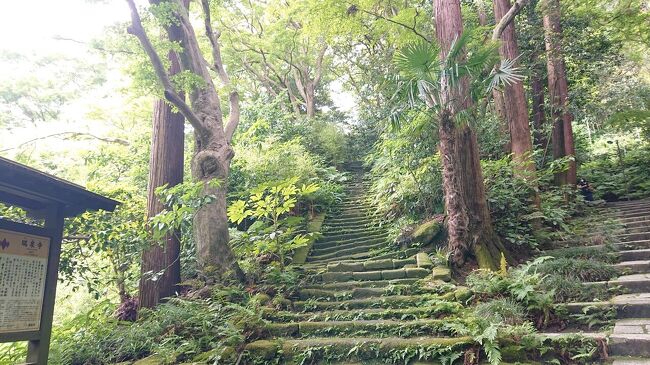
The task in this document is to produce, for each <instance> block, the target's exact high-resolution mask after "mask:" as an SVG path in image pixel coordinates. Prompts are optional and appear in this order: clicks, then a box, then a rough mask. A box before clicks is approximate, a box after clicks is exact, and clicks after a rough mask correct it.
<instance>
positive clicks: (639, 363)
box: [607, 356, 650, 365]
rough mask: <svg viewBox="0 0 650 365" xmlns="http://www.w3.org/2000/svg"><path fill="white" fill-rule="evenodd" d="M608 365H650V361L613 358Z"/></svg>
mask: <svg viewBox="0 0 650 365" xmlns="http://www.w3.org/2000/svg"><path fill="white" fill-rule="evenodd" d="M607 364H611V365H650V359H648V358H645V359H644V358H635V357H629V356H625V357H620V356H612V357H610V358H609V361H608V362H607Z"/></svg>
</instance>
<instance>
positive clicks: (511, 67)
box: [487, 58, 524, 92]
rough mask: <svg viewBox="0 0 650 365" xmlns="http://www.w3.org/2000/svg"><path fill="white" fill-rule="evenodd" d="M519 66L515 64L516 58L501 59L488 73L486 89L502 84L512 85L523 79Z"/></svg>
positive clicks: (489, 89)
mask: <svg viewBox="0 0 650 365" xmlns="http://www.w3.org/2000/svg"><path fill="white" fill-rule="evenodd" d="M519 71H520V68H519V67H518V66H517V59H516V58H515V59H512V60H502V61H501V63H500V64H499V66H498V67H495V68H494V69H493V70H492V72H491V73H490V77H489V80H490V82H489V84H488V88H487V91H488V92H491V91H492V90H494V89H496V88H498V87H499V86H503V85H512V84H514V83H517V82H519V81H521V80H523V78H524V76H523V75H522V74H521V73H520V72H519Z"/></svg>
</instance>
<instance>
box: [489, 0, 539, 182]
mask: <svg viewBox="0 0 650 365" xmlns="http://www.w3.org/2000/svg"><path fill="white" fill-rule="evenodd" d="M493 4H494V18H495V20H496V22H497V23H498V22H499V21H500V20H501V19H502V18H503V17H504V16H505V15H506V13H508V11H509V10H510V8H511V7H510V0H494V2H493ZM497 39H501V44H500V47H499V54H500V55H501V59H502V60H517V59H518V58H519V47H518V45H517V35H516V33H515V23H514V21H511V22H510V24H508V25H507V26H506V27H505V28H504V30H503V32H502V33H501V35H500V36H497ZM518 64H519V62H516V65H518ZM503 104H504V107H505V120H506V124H507V126H508V130H509V132H510V152H511V153H512V154H513V156H514V159H515V161H516V162H518V163H519V164H520V165H521V166H522V167H523V168H524V169H526V170H528V171H531V172H533V171H535V165H534V163H533V162H532V160H531V158H530V155H531V153H532V150H533V144H532V141H531V135H530V126H529V124H528V105H527V103H526V94H525V93H524V83H523V81H522V80H517V81H515V82H512V83H509V84H506V85H505V86H504V88H503Z"/></svg>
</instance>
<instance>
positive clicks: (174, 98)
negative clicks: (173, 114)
mask: <svg viewBox="0 0 650 365" xmlns="http://www.w3.org/2000/svg"><path fill="white" fill-rule="evenodd" d="M126 2H127V3H128V4H129V8H130V9H131V25H130V26H129V27H128V28H127V31H128V33H129V34H132V35H134V36H136V37H137V38H138V40H139V41H140V44H141V45H142V48H143V49H144V51H145V53H146V54H147V56H148V57H149V60H150V61H151V64H152V66H153V68H154V71H155V72H156V76H157V77H158V80H159V81H160V83H161V84H162V85H163V88H164V90H165V91H164V93H165V98H166V99H167V100H168V101H169V102H170V103H172V104H173V105H174V106H175V107H176V108H178V110H179V111H180V112H181V114H183V116H184V117H185V118H186V119H187V120H188V122H190V124H191V125H192V126H193V127H194V128H196V129H197V130H199V131H200V132H201V133H206V132H207V131H208V130H207V128H206V127H205V126H204V125H203V123H202V122H201V121H200V120H199V118H198V117H197V116H196V115H195V114H194V112H192V109H191V108H190V107H189V105H187V104H186V103H185V101H184V100H183V98H181V97H180V96H179V95H178V94H177V93H176V91H174V87H173V86H172V83H171V80H170V79H169V75H168V74H167V71H166V70H165V67H164V66H163V64H162V61H161V59H160V56H159V55H158V53H157V52H156V50H155V49H154V47H153V44H151V41H150V40H149V37H147V33H146V32H145V30H144V27H143V26H142V20H141V19H140V14H139V13H138V9H137V8H136V6H135V3H134V1H133V0H126Z"/></svg>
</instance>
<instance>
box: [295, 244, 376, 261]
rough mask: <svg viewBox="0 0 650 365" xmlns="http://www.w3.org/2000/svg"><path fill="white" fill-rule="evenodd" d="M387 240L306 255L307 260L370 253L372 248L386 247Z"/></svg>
mask: <svg viewBox="0 0 650 365" xmlns="http://www.w3.org/2000/svg"><path fill="white" fill-rule="evenodd" d="M387 246H388V242H386V241H377V242H373V241H370V242H369V243H368V244H364V245H358V246H353V247H350V248H346V249H342V250H338V251H335V252H331V253H327V254H322V255H310V256H308V257H307V261H322V260H328V259H337V258H344V257H348V256H351V255H354V254H360V253H366V254H370V253H371V252H370V251H372V250H379V249H381V248H384V247H387Z"/></svg>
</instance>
